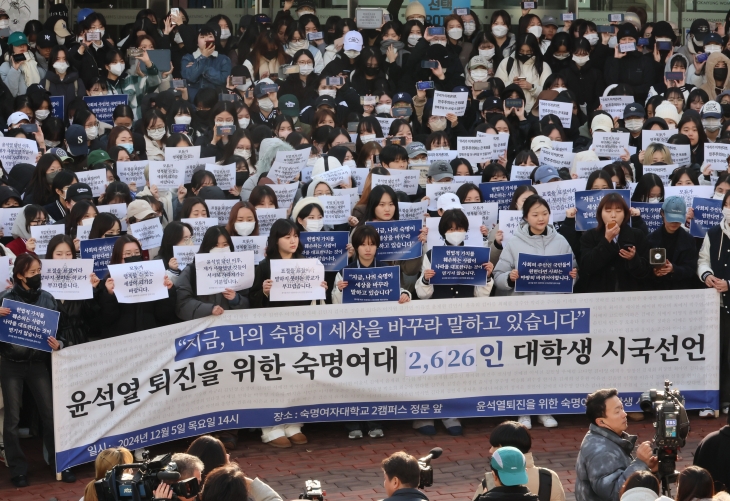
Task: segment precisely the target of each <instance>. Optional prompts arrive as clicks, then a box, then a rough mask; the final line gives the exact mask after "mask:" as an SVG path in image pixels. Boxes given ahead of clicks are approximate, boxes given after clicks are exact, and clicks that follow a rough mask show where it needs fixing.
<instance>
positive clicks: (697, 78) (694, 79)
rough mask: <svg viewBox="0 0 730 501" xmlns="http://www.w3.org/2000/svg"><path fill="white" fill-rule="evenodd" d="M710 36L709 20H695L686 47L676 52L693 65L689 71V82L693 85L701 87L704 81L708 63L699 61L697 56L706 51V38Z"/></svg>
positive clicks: (688, 34) (679, 48)
mask: <svg viewBox="0 0 730 501" xmlns="http://www.w3.org/2000/svg"><path fill="white" fill-rule="evenodd" d="M709 35H710V23H709V22H707V19H695V20H694V21H692V25H691V26H690V29H689V33H687V36H686V38H685V43H684V45H682V46H681V47H678V48H677V49H676V50H675V51H674V52H675V53H677V54H682V55H683V56H684V57H685V58H686V59H687V60H688V61H690V62H691V63H692V67H691V68H689V69H688V71H687V80H688V82H689V83H691V84H693V85H701V84H702V81H703V75H704V74H705V64H706V61H705V62H699V61H697V56H698V55H699V54H701V53H703V52H704V51H705V38H707V37H708V36H709Z"/></svg>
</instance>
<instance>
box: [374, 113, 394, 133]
mask: <svg viewBox="0 0 730 501" xmlns="http://www.w3.org/2000/svg"><path fill="white" fill-rule="evenodd" d="M375 119H376V120H377V121H378V123H379V124H380V128H381V129H383V133H384V134H388V132H389V131H390V126H391V125H392V124H393V122H395V118H390V117H375Z"/></svg>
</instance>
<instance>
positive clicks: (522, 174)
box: [509, 165, 535, 181]
mask: <svg viewBox="0 0 730 501" xmlns="http://www.w3.org/2000/svg"><path fill="white" fill-rule="evenodd" d="M533 170H535V166H534V165H513V166H512V171H511V172H510V175H509V180H510V181H522V180H523V179H530V174H532V171H533Z"/></svg>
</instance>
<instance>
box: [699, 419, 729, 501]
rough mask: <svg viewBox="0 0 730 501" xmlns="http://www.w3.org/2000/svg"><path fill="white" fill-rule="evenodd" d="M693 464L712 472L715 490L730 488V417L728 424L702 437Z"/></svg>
mask: <svg viewBox="0 0 730 501" xmlns="http://www.w3.org/2000/svg"><path fill="white" fill-rule="evenodd" d="M692 464H694V465H696V466H701V467H702V468H704V469H706V470H707V471H709V472H710V474H711V475H712V478H713V480H714V481H715V491H718V492H719V491H720V490H722V489H725V490H727V489H730V468H728V465H729V464H730V419H728V424H726V425H725V426H723V427H722V428H720V429H719V430H717V431H713V432H712V433H710V434H709V435H707V436H706V437H705V438H703V439H702V441H701V442H700V444H699V445H698V446H697V450H696V451H695V458H694V461H693V462H692Z"/></svg>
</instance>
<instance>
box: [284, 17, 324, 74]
mask: <svg viewBox="0 0 730 501" xmlns="http://www.w3.org/2000/svg"><path fill="white" fill-rule="evenodd" d="M286 36H287V39H288V40H289V41H288V43H286V44H284V52H286V53H287V55H289V56H291V57H292V64H298V65H299V70H300V74H301V75H302V76H304V77H306V76H308V75H311V74H312V73H316V74H319V73H321V72H322V70H323V69H324V59H323V58H322V53H321V52H320V51H319V50H317V48H316V47H312V46H311V45H310V43H309V40H307V33H306V32H305V31H304V30H303V29H301V28H300V27H299V26H298V25H297V24H293V25H292V26H291V27H290V28H289V29H288V30H287V34H286ZM301 51H305V52H301ZM303 53H306V54H307V55H308V56H309V58H310V59H311V61H304V64H299V58H298V57H297V54H300V55H301V54H303ZM303 66H304V68H303ZM280 78H281V79H283V76H282V77H280Z"/></svg>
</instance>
